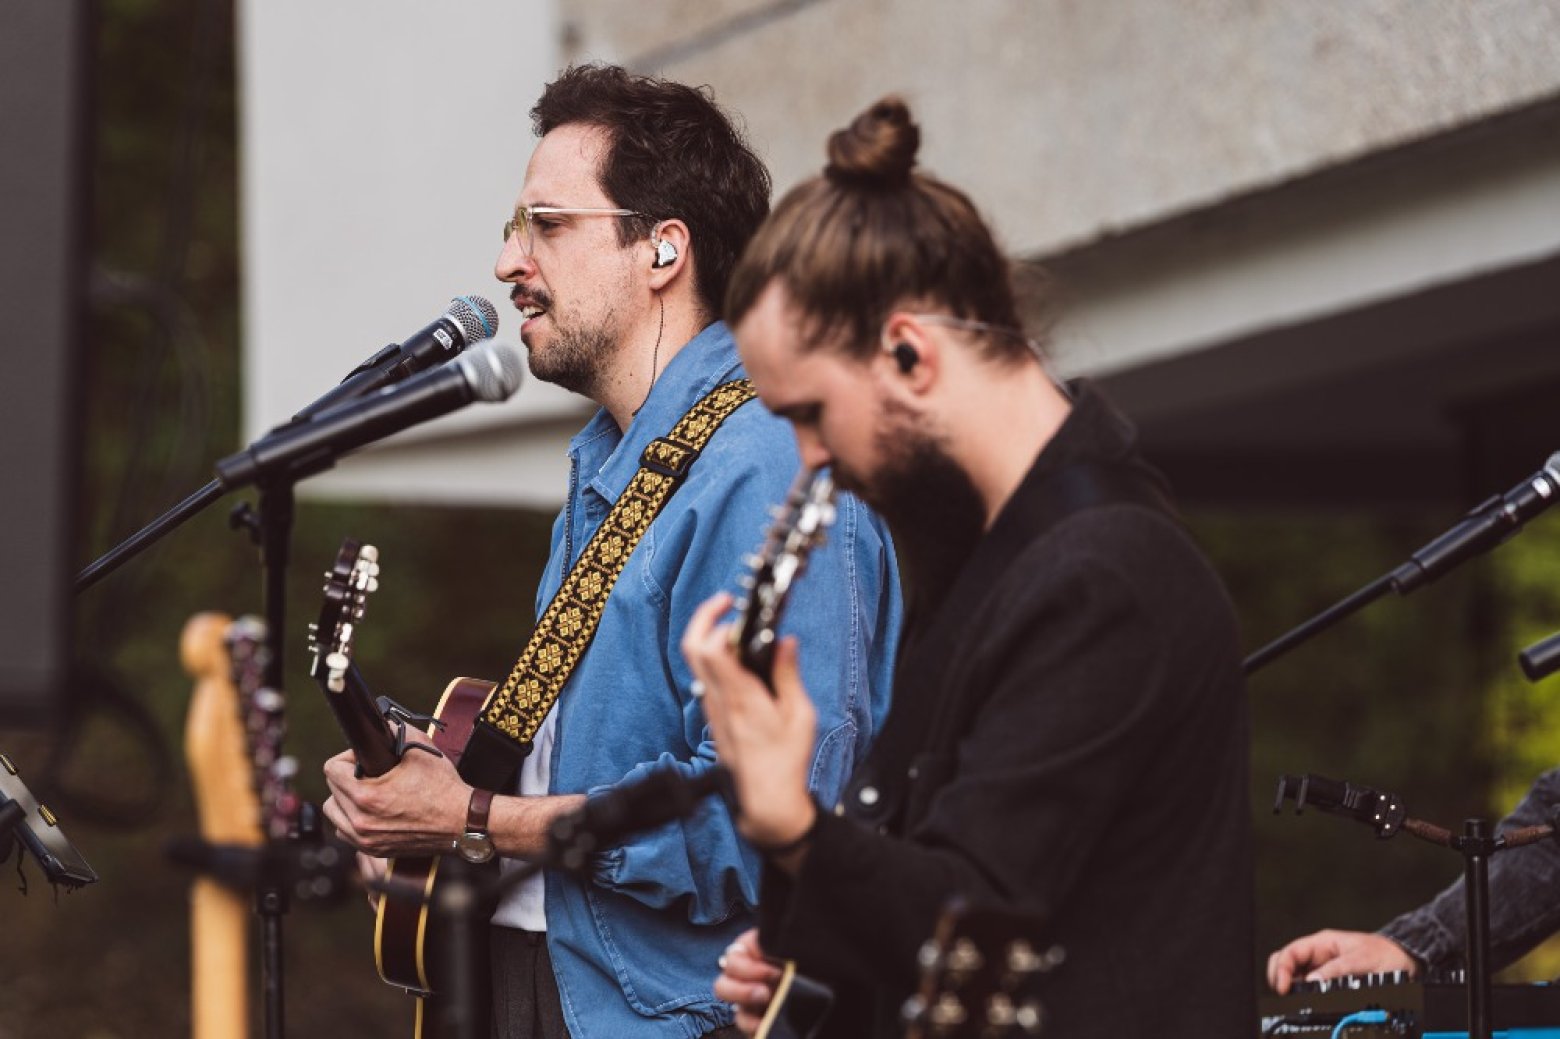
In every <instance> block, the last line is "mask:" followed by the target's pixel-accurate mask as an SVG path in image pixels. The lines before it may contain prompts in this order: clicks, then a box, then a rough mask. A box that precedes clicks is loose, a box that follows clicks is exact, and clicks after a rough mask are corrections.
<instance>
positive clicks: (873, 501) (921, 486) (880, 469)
mask: <svg viewBox="0 0 1560 1039" xmlns="http://www.w3.org/2000/svg"><path fill="white" fill-rule="evenodd" d="M875 440H876V447H877V453H878V457H879V458H880V459H881V462H880V463H879V464H878V466H877V468H876V470H875V471H874V472H872V473H870V474H858V473H853V472H851V471H850V470H849V469H843V468H841V467H840V465H839V464H838V463H837V462H836V463H835V466H834V478H835V482H836V483H837V484H838V485H839V486H840V488H841V489H843V490H847V491H850V492H851V493H853V494H855V495H856V496H857V497H858V498H860V499H861V500H862V501H864V502H866V503H867V504H868V505H870V506H872V508H873V509H874V510H876V511H877V513H878V514H879V515H880V516H882V517H883V519H884V520H886V521H887V523H888V526H889V530H890V531H892V533H893V535H894V546H895V549H896V551H897V552H898V554H899V558H900V561H901V563H902V564H903V567H904V571H905V579H906V581H907V583H908V584H909V585H910V589H911V593H912V613H913V614H915V615H917V616H920V615H924V614H925V613H926V612H927V611H929V610H930V609H935V607H936V604H937V603H939V602H940V601H941V600H942V598H943V596H944V595H945V594H947V591H948V589H949V587H950V586H951V585H952V584H953V581H954V579H955V578H956V577H957V576H958V574H959V571H960V570H961V569H963V567H964V564H965V562H966V561H967V560H968V559H969V557H970V554H971V553H972V552H973V551H974V550H975V545H976V543H977V542H979V541H980V538H981V535H982V534H983V533H984V531H985V528H986V510H985V506H984V504H983V503H982V502H981V498H980V494H979V492H977V491H976V490H975V485H974V483H972V482H971V481H970V477H969V474H968V473H966V472H965V471H964V469H963V468H962V467H960V465H959V464H958V463H957V462H955V461H954V460H953V458H952V457H951V456H950V455H949V454H948V451H947V448H946V446H945V442H944V441H943V440H942V439H941V438H939V437H938V436H937V435H936V434H935V433H929V432H927V431H926V430H925V428H924V426H923V425H922V424H920V423H919V422H918V416H915V415H914V414H912V413H911V412H910V411H909V410H908V409H905V408H903V407H901V406H899V405H897V404H894V403H892V402H889V403H887V404H886V405H885V411H884V414H883V421H882V422H881V423H880V424H879V426H878V429H877V431H876V433H875Z"/></svg>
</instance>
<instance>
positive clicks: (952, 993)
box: [903, 902, 1065, 1039]
mask: <svg viewBox="0 0 1560 1039" xmlns="http://www.w3.org/2000/svg"><path fill="white" fill-rule="evenodd" d="M1042 934H1043V930H1042V926H1041V924H1040V922H1039V920H1038V919H1036V918H1034V917H1031V916H1026V915H1024V914H1019V913H1014V912H1011V911H1007V910H994V909H976V908H972V907H970V906H968V905H965V904H963V903H960V902H955V903H953V904H951V905H950V906H949V907H948V908H947V909H946V910H944V911H943V914H942V916H941V917H940V918H939V919H938V921H937V930H936V932H935V933H934V934H933V936H932V937H931V938H930V939H928V940H927V942H926V943H925V944H924V945H922V946H921V951H920V955H919V960H920V968H921V985H920V988H919V989H918V991H917V992H916V994H915V995H914V996H911V997H910V998H909V999H908V1000H907V1001H906V1002H905V1005H904V1009H903V1016H904V1020H905V1023H906V1025H907V1026H908V1027H909V1031H908V1032H907V1033H906V1034H907V1036H908V1037H909V1039H1016V1037H1019V1036H1032V1035H1039V1034H1040V1033H1041V1029H1042V1028H1043V1027H1044V1023H1045V1012H1044V1010H1043V1008H1042V1007H1041V1005H1040V1001H1039V999H1038V997H1037V996H1036V994H1035V987H1036V984H1037V983H1038V982H1039V980H1040V978H1041V977H1042V976H1044V975H1046V974H1049V973H1050V972H1051V971H1053V970H1055V969H1056V968H1057V967H1059V966H1061V964H1062V961H1063V959H1064V958H1065V956H1064V953H1063V951H1062V948H1061V947H1060V946H1057V945H1051V944H1049V943H1047V942H1045V941H1044V940H1043V939H1042V937H1041V935H1042Z"/></svg>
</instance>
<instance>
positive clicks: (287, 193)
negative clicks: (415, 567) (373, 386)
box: [238, 0, 582, 503]
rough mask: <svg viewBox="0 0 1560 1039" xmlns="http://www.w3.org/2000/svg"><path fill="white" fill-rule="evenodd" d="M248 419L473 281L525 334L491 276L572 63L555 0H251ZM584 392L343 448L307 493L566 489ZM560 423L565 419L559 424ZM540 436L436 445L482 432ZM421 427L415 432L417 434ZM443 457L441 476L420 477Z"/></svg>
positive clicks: (534, 494) (429, 316)
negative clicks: (535, 126) (521, 443)
mask: <svg viewBox="0 0 1560 1039" xmlns="http://www.w3.org/2000/svg"><path fill="white" fill-rule="evenodd" d="M239 18H240V20H239V28H238V32H239V40H238V45H239V61H240V72H239V78H240V87H241V93H240V127H241V129H240V133H241V145H242V149H241V151H242V163H243V165H242V171H241V178H242V184H241V193H242V236H243V237H242V250H243V269H244V281H243V301H244V314H243V344H244V433H245V436H246V437H248V438H253V437H254V436H256V435H258V434H260V433H262V432H264V431H265V430H266V429H268V428H270V427H271V426H273V425H275V424H277V423H279V422H282V421H284V420H285V419H286V418H287V417H288V416H289V415H291V414H292V413H293V412H295V411H296V410H298V409H299V408H300V407H302V406H303V405H305V404H307V403H308V402H309V401H310V400H312V399H314V398H315V397H316V396H318V395H319V394H320V393H322V392H324V391H325V390H326V389H328V388H329V387H330V386H331V385H332V384H333V383H334V382H336V381H337V380H338V379H340V378H341V377H342V376H343V375H345V374H346V373H347V371H348V370H350V369H351V368H352V367H353V366H354V365H356V364H357V363H358V362H359V361H361V360H362V359H363V358H365V357H367V356H368V355H369V354H371V353H373V352H374V351H375V350H377V349H378V348H379V347H381V346H384V345H385V344H386V343H390V342H394V341H398V340H400V339H402V338H404V337H405V336H408V335H410V334H411V333H412V332H414V331H416V330H417V329H419V328H422V327H423V326H424V325H426V324H428V323H429V322H430V321H432V320H433V319H434V318H435V317H437V316H438V315H439V314H440V313H442V312H443V310H444V308H445V306H446V305H447V304H448V301H449V300H450V298H451V297H453V296H456V295H462V294H476V295H482V296H486V297H487V298H489V299H491V300H492V301H493V303H494V304H495V306H497V307H498V309H499V320H500V326H499V327H500V331H499V336H498V338H499V339H500V340H502V341H506V342H509V343H512V344H515V345H517V346H518V345H519V331H518V329H519V322H518V321H517V320H516V319H517V317H518V315H516V314H515V312H514V310H513V309H512V308H511V307H510V306H509V303H508V300H507V298H506V297H505V296H504V295H503V293H502V291H501V290H502V289H503V288H504V286H501V285H500V284H499V283H498V282H496V281H495V280H494V279H493V273H492V267H493V260H494V257H495V256H496V255H497V253H498V250H499V246H500V244H501V243H500V240H499V239H500V228H501V227H502V225H503V222H504V220H505V219H507V217H508V213H509V211H510V209H511V207H512V206H513V204H514V199H515V197H516V195H517V194H518V193H519V189H520V185H521V182H522V180H523V179H524V174H525V163H526V161H527V159H528V158H529V157H530V153H531V149H532V146H533V144H534V139H533V138H532V136H531V129H530V117H529V114H528V113H529V110H530V107H531V104H532V102H533V101H534V100H535V98H536V97H537V95H538V94H539V93H540V90H541V87H542V85H543V84H544V83H545V82H546V81H547V80H548V79H550V78H551V77H552V75H553V73H554V71H555V69H556V67H557V65H558V58H557V45H556V41H557V38H558V31H557V16H556V12H555V4H554V0H461V2H460V3H456V4H430V3H426V2H421V0H331V2H330V3H310V2H306V0H241V2H240V4H239ZM581 408H582V403H581V402H580V401H579V399H578V398H575V397H572V396H570V395H568V394H566V393H564V392H562V391H561V390H558V389H556V388H555V387H551V386H546V385H542V384H539V383H534V382H530V381H528V382H527V383H526V384H525V385H524V386H523V387H522V388H521V390H520V392H519V393H518V394H517V395H516V397H515V398H513V399H511V400H510V401H509V402H507V403H505V404H503V405H481V404H479V405H473V406H472V407H470V408H467V409H465V410H464V411H462V412H459V413H456V414H454V415H450V416H447V417H445V418H443V419H440V420H438V421H436V422H433V423H430V424H428V425H426V426H423V427H420V428H419V429H417V430H413V431H410V432H409V433H407V434H403V436H402V437H400V438H397V439H395V440H392V441H390V442H389V443H388V445H387V446H384V447H380V448H375V449H370V450H368V451H365V452H362V453H360V454H358V455H354V456H352V457H350V458H348V459H346V460H344V461H343V462H342V463H341V464H340V466H339V468H338V469H337V471H336V472H334V473H331V474H326V475H325V476H322V477H317V478H315V479H313V480H310V481H308V482H307V483H306V484H305V485H304V486H303V487H302V488H300V492H301V493H303V494H306V495H316V496H319V495H330V496H351V497H381V498H393V499H397V500H422V499H437V500H439V501H447V502H448V501H458V502H495V501H506V502H521V503H545V502H549V501H555V500H557V498H558V497H559V495H560V493H561V488H562V486H563V483H564V481H565V479H566V476H565V474H566V460H565V459H564V457H563V441H564V439H565V436H564V434H563V433H562V432H561V428H566V426H564V427H561V428H560V424H559V423H558V421H557V419H558V418H559V416H560V415H566V414H573V413H575V412H578V411H580V410H581ZM549 420H550V421H549ZM538 424H541V425H542V427H544V428H545V430H546V433H545V435H543V436H542V437H541V438H540V439H539V440H538V439H537V438H535V437H532V438H529V440H528V443H527V448H528V449H527V450H524V451H512V452H509V451H501V450H491V449H489V450H484V451H478V452H470V451H461V450H451V451H447V452H432V451H430V447H429V445H430V441H431V442H433V443H436V442H437V441H438V440H440V439H443V438H446V437H449V436H452V435H453V436H459V437H460V438H461V440H462V441H469V440H470V439H471V437H470V436H469V434H471V433H472V432H473V431H474V430H478V429H480V430H483V431H485V434H486V436H487V438H491V439H494V440H497V441H498V442H500V443H501V442H504V441H511V440H515V439H516V437H515V436H512V435H510V434H509V430H515V431H517V433H520V434H521V435H523V431H525V430H526V429H528V428H534V427H536V426H537V425H538ZM407 441H411V443H410V444H408V443H407ZM403 455H405V456H406V457H408V458H409V459H410V458H411V456H413V455H415V456H416V460H417V461H416V464H415V465H414V470H424V469H426V463H425V462H424V460H425V459H428V458H430V457H432V459H433V475H434V476H435V478H433V479H423V478H412V477H409V476H408V475H407V472H406V471H405V470H403V469H402V467H401V464H400V462H399V458H400V457H401V456H403Z"/></svg>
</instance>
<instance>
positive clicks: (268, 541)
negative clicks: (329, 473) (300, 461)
mask: <svg viewBox="0 0 1560 1039" xmlns="http://www.w3.org/2000/svg"><path fill="white" fill-rule="evenodd" d="M294 512H295V508H294V494H293V482H292V478H291V476H290V475H289V476H287V477H283V478H281V479H274V480H267V481H263V482H262V483H261V484H260V511H259V515H258V519H257V529H253V530H251V532H250V533H251V536H252V537H253V538H254V539H255V541H256V542H257V543H258V544H259V546H260V566H261V570H262V573H263V577H262V598H263V601H264V611H263V612H264V616H265V623H266V641H267V642H268V643H269V648H270V650H271V656H270V659H269V660H268V661H267V664H266V675H265V681H266V685H267V686H268V687H270V688H272V689H285V688H286V685H285V684H284V683H283V676H284V675H285V674H286V669H285V668H284V667H283V661H284V660H285V658H286V644H287V564H288V561H289V559H290V557H291V553H292V530H293V516H294ZM289 840H291V838H290V837H281V838H272V839H270V840H268V841H267V845H266V849H265V853H264V854H263V855H262V856H261V859H260V880H259V883H258V884H257V885H256V886H255V910H256V912H257V913H258V914H259V916H260V925H261V940H260V987H261V992H262V993H263V1001H264V1006H265V1036H266V1039H282V1035H283V1025H282V1022H283V1020H284V1016H283V1015H284V1003H285V1000H284V998H283V991H282V982H283V976H284V971H283V968H282V918H283V917H284V916H285V915H286V914H287V909H288V899H287V870H286V863H287V860H288V858H289V857H290V856H289V854H288V849H287V848H286V847H285V842H287V841H289Z"/></svg>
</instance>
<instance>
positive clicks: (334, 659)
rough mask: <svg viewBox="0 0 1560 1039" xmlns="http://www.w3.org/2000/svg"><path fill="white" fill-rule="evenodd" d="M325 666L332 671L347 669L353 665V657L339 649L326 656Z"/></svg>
mask: <svg viewBox="0 0 1560 1039" xmlns="http://www.w3.org/2000/svg"><path fill="white" fill-rule="evenodd" d="M325 666H326V667H328V668H330V669H331V670H332V671H345V670H346V669H347V668H348V667H350V666H352V659H351V658H350V657H348V656H347V655H346V654H345V653H342V652H341V651H339V650H338V651H337V652H335V653H332V654H330V655H329V656H327V657H326V658H325Z"/></svg>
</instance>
